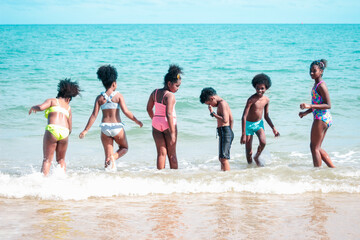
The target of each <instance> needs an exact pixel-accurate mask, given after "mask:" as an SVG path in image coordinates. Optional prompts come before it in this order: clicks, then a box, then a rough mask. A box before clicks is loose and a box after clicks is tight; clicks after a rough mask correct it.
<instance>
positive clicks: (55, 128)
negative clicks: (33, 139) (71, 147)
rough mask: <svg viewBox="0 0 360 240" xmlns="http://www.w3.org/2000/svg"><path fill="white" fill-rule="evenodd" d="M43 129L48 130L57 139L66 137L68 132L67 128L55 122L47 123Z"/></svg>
mask: <svg viewBox="0 0 360 240" xmlns="http://www.w3.org/2000/svg"><path fill="white" fill-rule="evenodd" d="M45 130H48V131H49V132H50V133H51V134H52V135H53V136H54V137H55V138H56V140H58V141H60V140H62V139H64V138H67V137H68V136H69V133H70V131H69V129H68V128H66V127H63V126H59V125H55V124H49V125H47V126H46V128H45Z"/></svg>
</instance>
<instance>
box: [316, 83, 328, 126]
mask: <svg viewBox="0 0 360 240" xmlns="http://www.w3.org/2000/svg"><path fill="white" fill-rule="evenodd" d="M323 82H324V81H321V82H319V83H318V84H316V86H314V87H313V89H312V90H311V95H312V99H311V103H312V104H323V103H324V101H323V98H322V97H321V96H320V94H319V93H318V92H317V91H316V89H317V88H318V86H319V85H320V84H321V83H323ZM312 111H313V115H314V119H319V120H321V121H323V122H325V123H326V125H327V127H328V128H329V127H330V126H331V124H332V117H331V114H330V111H329V109H313V110H312Z"/></svg>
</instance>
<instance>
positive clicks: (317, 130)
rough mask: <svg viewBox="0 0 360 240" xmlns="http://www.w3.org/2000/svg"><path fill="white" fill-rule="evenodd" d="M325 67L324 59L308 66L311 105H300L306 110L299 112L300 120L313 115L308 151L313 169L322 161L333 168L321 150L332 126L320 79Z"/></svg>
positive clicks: (326, 99)
mask: <svg viewBox="0 0 360 240" xmlns="http://www.w3.org/2000/svg"><path fill="white" fill-rule="evenodd" d="M326 66H327V61H326V60H325V59H321V60H317V61H314V62H312V63H311V65H310V76H311V78H312V79H314V81H315V83H314V86H313V88H312V90H311V95H312V100H311V104H307V103H302V104H300V108H301V109H308V110H306V111H304V112H300V113H299V116H300V118H302V117H304V116H306V115H307V114H309V113H311V112H312V113H313V115H314V122H313V124H312V127H311V137H310V138H311V140H310V149H311V154H312V158H313V163H314V167H320V166H321V160H323V161H324V162H325V163H326V165H327V166H328V167H331V168H334V167H335V166H334V164H333V163H332V162H331V159H330V157H329V155H328V154H327V153H326V152H325V150H324V149H322V148H321V144H322V142H323V140H324V138H325V135H326V132H327V130H328V129H329V127H330V126H331V124H332V117H331V114H330V111H329V109H330V108H331V102H330V95H329V91H328V89H327V87H326V84H325V82H324V80H323V79H322V76H323V73H324V69H325V68H326Z"/></svg>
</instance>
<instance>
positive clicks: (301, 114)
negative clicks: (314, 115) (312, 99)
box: [299, 105, 312, 118]
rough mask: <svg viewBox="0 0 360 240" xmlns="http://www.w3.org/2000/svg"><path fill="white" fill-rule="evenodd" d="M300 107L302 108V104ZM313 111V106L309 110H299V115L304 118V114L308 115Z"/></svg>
mask: <svg viewBox="0 0 360 240" xmlns="http://www.w3.org/2000/svg"><path fill="white" fill-rule="evenodd" d="M300 108H301V105H300ZM311 112H312V109H311V108H310V109H308V110H306V111H304V112H299V117H300V118H303V117H304V116H306V115H308V114H309V113H311Z"/></svg>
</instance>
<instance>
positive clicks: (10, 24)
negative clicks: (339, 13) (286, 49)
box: [0, 23, 360, 26]
mask: <svg viewBox="0 0 360 240" xmlns="http://www.w3.org/2000/svg"><path fill="white" fill-rule="evenodd" d="M359 24H360V23H0V26H29V25H33V26H41V25H44V26H49V25H69V26H71V25H359Z"/></svg>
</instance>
